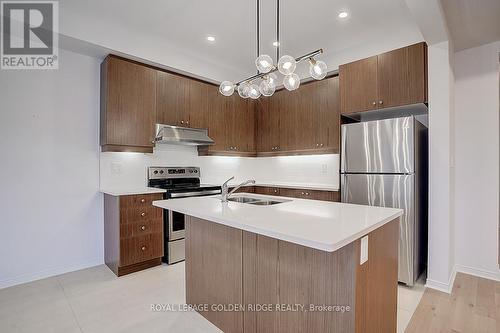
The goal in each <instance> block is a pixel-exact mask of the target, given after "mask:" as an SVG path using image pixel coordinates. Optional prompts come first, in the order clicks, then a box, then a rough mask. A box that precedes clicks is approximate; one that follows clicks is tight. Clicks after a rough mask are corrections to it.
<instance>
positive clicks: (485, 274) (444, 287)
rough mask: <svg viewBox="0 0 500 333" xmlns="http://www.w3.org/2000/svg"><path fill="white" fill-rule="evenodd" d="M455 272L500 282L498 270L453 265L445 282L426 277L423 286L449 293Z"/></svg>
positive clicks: (499, 271)
mask: <svg viewBox="0 0 500 333" xmlns="http://www.w3.org/2000/svg"><path fill="white" fill-rule="evenodd" d="M457 273H464V274H469V275H473V276H477V277H480V278H483V279H489V280H494V281H499V282H500V270H498V271H496V272H492V271H489V270H485V269H479V268H474V267H469V266H465V265H455V267H454V269H453V272H452V273H451V276H450V279H449V281H448V282H447V283H443V282H441V281H435V280H432V279H429V278H428V279H427V282H426V284H425V287H427V288H431V289H436V290H439V291H442V292H445V293H447V294H450V293H451V290H452V289H453V283H454V282H455V277H456V275H457Z"/></svg>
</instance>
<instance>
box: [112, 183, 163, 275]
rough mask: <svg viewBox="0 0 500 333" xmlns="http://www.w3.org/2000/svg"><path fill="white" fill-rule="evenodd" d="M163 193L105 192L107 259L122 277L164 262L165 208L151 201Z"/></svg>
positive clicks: (113, 269) (157, 198)
mask: <svg viewBox="0 0 500 333" xmlns="http://www.w3.org/2000/svg"><path fill="white" fill-rule="evenodd" d="M162 199H163V194H161V193H156V194H141V195H124V196H113V195H109V194H105V195H104V258H105V263H106V265H107V266H108V267H109V268H110V269H111V270H112V271H113V272H114V273H115V274H116V275H117V276H122V275H125V274H129V273H132V272H136V271H139V270H142V269H146V268H149V267H153V266H157V265H160V264H161V257H163V209H160V208H157V207H154V206H153V205H152V202H153V201H155V200H162Z"/></svg>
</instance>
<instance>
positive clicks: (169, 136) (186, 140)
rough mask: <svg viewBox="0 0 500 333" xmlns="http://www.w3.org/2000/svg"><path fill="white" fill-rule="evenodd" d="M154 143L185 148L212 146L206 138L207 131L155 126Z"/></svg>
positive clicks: (212, 142)
mask: <svg viewBox="0 0 500 333" xmlns="http://www.w3.org/2000/svg"><path fill="white" fill-rule="evenodd" d="M155 142H156V143H168V144H177V145H187V146H206V145H213V144H214V143H215V141H214V140H212V139H210V138H209V137H208V130H206V129H197V128H186V127H179V126H170V125H162V124H156V137H155Z"/></svg>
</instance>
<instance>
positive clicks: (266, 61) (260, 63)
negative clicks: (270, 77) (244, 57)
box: [255, 54, 273, 73]
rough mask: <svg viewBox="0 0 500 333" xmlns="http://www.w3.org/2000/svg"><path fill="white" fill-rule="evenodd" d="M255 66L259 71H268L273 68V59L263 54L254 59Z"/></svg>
mask: <svg viewBox="0 0 500 333" xmlns="http://www.w3.org/2000/svg"><path fill="white" fill-rule="evenodd" d="M255 66H257V69H258V70H259V72H261V73H269V71H270V70H271V69H273V59H272V58H271V57H270V56H268V55H267V54H263V55H260V56H258V57H257V59H255Z"/></svg>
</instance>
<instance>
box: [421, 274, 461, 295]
mask: <svg viewBox="0 0 500 333" xmlns="http://www.w3.org/2000/svg"><path fill="white" fill-rule="evenodd" d="M456 276H457V270H456V269H455V268H453V271H452V272H451V274H450V278H449V279H448V282H445V283H443V282H441V281H436V280H432V279H429V278H427V281H426V283H425V287H426V288H431V289H435V290H438V291H442V292H444V293H447V294H451V290H452V289H453V283H454V282H455V277H456Z"/></svg>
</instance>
